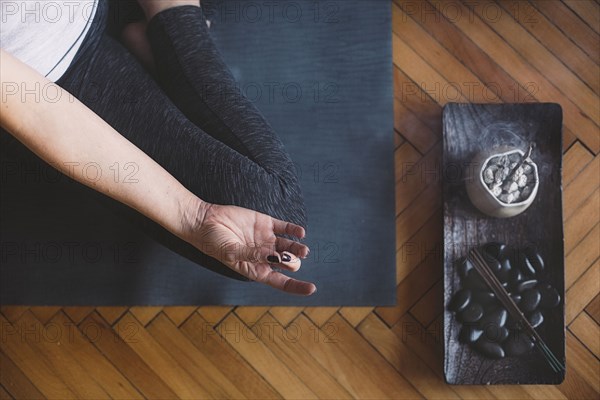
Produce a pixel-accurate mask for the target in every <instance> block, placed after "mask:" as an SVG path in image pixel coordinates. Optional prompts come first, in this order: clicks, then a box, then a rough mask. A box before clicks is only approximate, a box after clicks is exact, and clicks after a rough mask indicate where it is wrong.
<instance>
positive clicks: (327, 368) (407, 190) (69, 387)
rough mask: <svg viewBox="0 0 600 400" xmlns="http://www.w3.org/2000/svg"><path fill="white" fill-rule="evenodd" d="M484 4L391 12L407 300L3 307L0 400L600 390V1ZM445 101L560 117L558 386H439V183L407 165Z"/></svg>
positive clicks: (430, 133)
mask: <svg viewBox="0 0 600 400" xmlns="http://www.w3.org/2000/svg"><path fill="white" fill-rule="evenodd" d="M473 3H476V4H477V6H475V7H474V8H473V9H472V11H470V10H469V8H467V7H466V6H465V5H463V4H461V3H459V2H456V1H451V2H449V3H448V2H446V3H435V4H437V5H438V7H439V8H440V10H441V12H437V13H436V12H433V11H432V10H433V8H432V3H419V2H415V1H403V0H397V1H396V2H395V4H394V6H393V21H394V24H393V27H394V37H393V46H394V66H395V68H394V83H395V111H396V113H395V114H396V115H395V128H396V139H397V141H396V146H397V147H396V161H397V168H396V172H397V187H396V194H397V198H396V204H397V231H396V233H397V251H398V257H397V281H398V291H397V297H398V305H397V306H396V307H390V308H375V309H373V308H347V307H343V308H286V307H272V308H265V307H200V308H195V307H176V308H141V307H134V308H123V307H113V308H106V307H101V308H90V307H83V308H67V307H65V308H59V307H56V308H54V307H53V308H43V307H4V308H2V309H1V314H2V315H0V327H1V335H0V366H1V373H0V385H1V386H0V399H5V398H7V399H10V398H17V399H34V398H44V397H46V398H55V399H66V398H83V399H101V398H127V399H129V398H143V397H148V398H162V399H170V398H177V397H180V398H204V397H219V398H254V399H264V398H281V397H282V398H295V399H305V398H327V399H341V398H361V399H362V398H365V399H366V398H369V399H384V398H389V399H399V398H418V397H423V398H438V399H453V398H465V399H471V398H473V399H474V398H477V399H484V398H501V399H527V398H539V399H550V398H552V399H554V398H571V399H581V398H590V399H598V398H599V396H600V361H599V358H600V327H599V324H600V296H599V294H598V293H599V292H600V259H599V255H600V225H599V218H600V213H599V211H600V201H599V197H600V185H599V184H600V165H599V164H600V157H599V156H598V152H599V151H600V134H599V130H598V123H599V113H600V106H599V99H598V94H599V92H600V83H599V80H600V72H599V67H598V65H599V62H600V52H599V40H600V39H599V31H600V5H599V4H598V2H595V1H579V0H565V1H562V2H558V1H544V0H539V1H532V2H531V3H527V2H516V1H502V2H501V3H500V5H499V4H495V3H490V2H488V1H485V0H477V1H476V2H470V4H473ZM448 4H451V5H450V6H449V5H448ZM444 15H445V17H444ZM448 101H461V102H468V101H472V102H520V101H540V102H557V103H560V104H561V105H562V108H563V110H564V168H563V188H564V196H563V199H564V227H565V254H566V260H565V263H566V283H567V288H568V289H567V295H566V301H567V306H566V320H567V323H568V331H567V361H568V362H567V365H568V372H567V378H566V381H565V382H564V383H563V384H562V385H560V386H556V387H555V386H520V387H516V386H504V387H501V386H496V387H465V386H455V387H451V386H448V385H446V384H444V382H443V378H442V369H441V365H442V358H441V346H442V343H441V341H440V332H441V325H440V323H441V313H442V300H441V298H442V297H441V296H442V282H441V278H442V268H441V262H440V257H439V249H440V247H439V246H440V242H439V238H440V237H441V235H440V231H441V209H440V201H441V199H440V180H439V179H437V178H436V175H435V174H426V175H425V178H423V179H421V177H420V176H419V174H408V175H405V173H406V171H407V168H406V166H407V165H408V164H409V163H417V165H418V167H419V168H421V169H422V170H430V171H431V170H435V167H436V162H438V161H439V159H440V136H441V124H440V115H441V107H442V106H443V105H444V104H445V103H446V102H448ZM436 250H437V251H436Z"/></svg>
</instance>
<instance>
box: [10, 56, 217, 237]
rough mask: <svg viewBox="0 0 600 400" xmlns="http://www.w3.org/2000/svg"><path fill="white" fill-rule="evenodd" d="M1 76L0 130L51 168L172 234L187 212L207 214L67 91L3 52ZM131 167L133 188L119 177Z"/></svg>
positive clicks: (161, 169)
mask: <svg viewBox="0 0 600 400" xmlns="http://www.w3.org/2000/svg"><path fill="white" fill-rule="evenodd" d="M0 73H1V75H2V76H1V81H2V88H1V97H2V98H1V106H2V110H1V111H2V112H1V115H0V123H1V125H2V127H3V128H4V129H6V130H7V131H8V132H10V133H12V134H13V135H14V136H15V137H16V138H17V139H18V140H19V141H21V142H22V143H23V144H24V145H25V146H27V147H28V148H29V149H30V150H31V151H33V152H34V153H36V154H37V155H38V156H39V157H40V158H42V159H43V160H45V161H46V162H48V163H49V164H50V165H52V166H53V167H55V168H56V169H58V170H59V171H61V172H62V173H64V174H65V175H68V176H69V177H71V178H73V179H75V180H77V181H78V182H81V183H83V184H85V185H87V186H90V187H91V188H93V189H95V190H98V191H99V192H102V193H104V194H106V195H108V196H110V197H112V198H114V199H116V200H118V201H120V202H122V203H125V204H127V205H128V206H130V207H133V208H135V209H136V210H138V211H140V212H141V213H142V214H144V215H146V216H148V217H149V218H151V219H153V220H154V221H156V222H158V223H159V224H161V225H162V226H163V227H165V228H166V229H168V230H169V231H171V232H174V233H176V232H180V231H181V226H180V225H181V222H182V221H183V220H184V219H185V217H186V215H185V213H186V212H187V213H189V212H192V211H193V212H198V213H203V210H204V208H205V205H206V204H205V203H204V202H203V201H202V200H200V199H197V200H196V199H194V196H193V194H192V193H190V192H189V191H188V190H187V189H185V188H184V187H183V186H182V185H181V184H180V183H179V182H178V181H177V180H175V178H174V177H173V176H171V175H170V174H169V173H168V172H167V171H165V170H164V169H163V168H162V167H161V166H160V165H158V164H157V163H156V162H155V161H154V160H152V159H151V158H150V157H148V156H147V155H146V154H144V153H143V152H142V151H141V150H139V149H138V148H137V147H135V146H134V145H133V144H132V143H131V142H129V141H128V140H127V139H125V138H124V137H123V136H121V135H120V134H119V133H117V132H116V131H115V130H114V129H113V128H112V127H111V126H110V125H108V124H107V123H106V122H104V121H103V120H102V119H101V118H100V117H99V116H98V115H96V114H95V113H94V112H93V111H91V110H90V109H89V108H87V107H86V106H85V105H83V104H82V103H81V102H79V100H77V99H76V98H75V97H74V96H72V95H71V94H70V93H68V92H67V91H66V90H64V89H62V88H61V87H60V86H58V85H56V84H54V83H53V82H51V81H49V80H47V79H46V78H44V77H43V76H41V75H40V74H38V73H37V72H36V71H34V70H33V69H31V68H30V67H28V66H27V65H25V64H23V63H22V62H20V61H19V60H18V59H16V58H14V57H13V56H11V55H10V54H9V53H7V52H5V51H4V50H2V54H1V57H0ZM115 163H118V165H119V168H121V171H120V172H121V174H116V173H115V170H114V168H115V165H116V164H115ZM127 163H132V164H131V165H132V166H133V167H134V168H135V169H136V170H137V172H136V173H135V175H134V176H132V179H130V180H133V181H134V182H135V183H131V182H129V183H128V182H123V179H121V178H120V177H119V178H117V177H118V176H119V175H124V174H125V172H126V171H125V170H123V168H125V167H124V166H125V164H127ZM111 167H112V168H113V169H112V170H111ZM190 206H195V207H196V208H197V209H194V210H190Z"/></svg>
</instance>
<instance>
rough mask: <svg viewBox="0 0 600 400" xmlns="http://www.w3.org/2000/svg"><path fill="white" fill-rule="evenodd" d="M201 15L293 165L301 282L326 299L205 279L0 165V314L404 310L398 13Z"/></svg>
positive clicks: (317, 7) (352, 5) (310, 9)
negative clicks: (302, 235)
mask: <svg viewBox="0 0 600 400" xmlns="http://www.w3.org/2000/svg"><path fill="white" fill-rule="evenodd" d="M203 2H204V4H205V7H207V14H208V15H209V17H210V19H211V20H212V22H213V24H212V32H213V35H214V37H215V40H216V42H217V44H218V46H219V47H220V49H221V50H222V52H223V54H224V56H225V59H226V61H227V63H228V64H229V65H230V67H231V69H232V71H233V72H234V74H235V75H236V77H237V78H238V80H239V82H240V89H241V90H242V91H244V93H246V95H247V96H248V97H249V98H251V99H252V100H253V101H255V102H256V104H257V105H258V107H259V108H260V109H261V110H262V111H263V112H264V114H265V115H266V116H267V118H268V120H269V121H270V122H271V124H272V125H273V126H274V127H275V129H276V131H277V132H279V134H280V136H281V138H282V140H283V141H284V143H285V145H286V147H287V149H288V150H289V152H290V153H291V155H292V158H293V159H294V160H295V162H296V164H297V167H298V171H299V173H300V175H301V184H302V188H303V191H304V194H305V197H306V202H307V208H308V215H309V226H308V235H307V238H306V243H307V244H308V245H309V246H310V248H311V250H312V251H311V255H310V256H309V258H308V259H307V260H305V261H304V262H303V267H302V270H301V272H299V273H297V274H296V276H297V277H298V278H300V279H306V280H312V281H314V282H316V284H317V287H318V291H317V293H315V294H314V295H313V296H311V297H308V298H301V297H295V296H290V295H286V294H283V293H280V292H278V291H276V290H274V289H271V288H269V287H266V286H263V285H259V284H255V283H245V282H238V281H235V280H230V279H227V278H224V277H222V276H220V275H217V274H215V273H212V272H210V271H207V270H205V269H204V268H201V267H199V266H197V265H195V264H193V263H192V262H190V261H188V260H187V259H185V258H183V257H180V256H179V255H177V254H175V253H173V252H171V251H170V250H168V249H166V248H164V247H163V246H161V245H159V244H157V243H156V242H154V241H153V240H152V239H150V238H148V237H146V236H145V235H144V234H142V233H140V232H139V231H137V230H136V229H135V228H132V227H131V226H130V225H129V224H128V223H127V222H125V221H119V220H118V219H117V218H116V217H115V216H113V215H112V214H111V213H110V212H109V211H107V209H105V208H104V207H101V206H99V205H98V204H97V203H95V202H93V201H89V200H86V197H85V196H81V195H80V192H81V188H79V187H78V185H75V184H73V183H70V182H68V181H66V180H65V179H59V178H58V177H57V174H58V173H53V172H52V170H48V169H39V170H36V169H34V170H30V169H27V168H24V166H23V165H19V163H15V162H13V161H10V160H3V162H2V175H1V183H0V185H1V204H0V217H1V221H0V227H1V230H0V235H1V236H0V241H1V254H0V258H1V260H0V261H1V268H0V303H2V304H23V305H216V304H240V305H323V306H325V305H355V306H360V305H391V304H393V303H394V302H395V227H394V224H395V209H394V206H395V203H394V164H393V152H394V145H393V107H392V96H393V91H392V90H393V88H392V50H391V5H390V2H389V1H387V0H381V1H371V0H350V1H349V0H344V1H320V2H314V1H313V0H310V1H277V2H251V1H231V0H224V1H214V0H213V1H209V0H203ZM56 180H58V182H55V181H56Z"/></svg>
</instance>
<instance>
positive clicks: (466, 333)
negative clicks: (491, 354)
mask: <svg viewBox="0 0 600 400" xmlns="http://www.w3.org/2000/svg"><path fill="white" fill-rule="evenodd" d="M482 333H483V331H482V330H481V329H477V328H476V327H474V326H464V325H463V327H462V328H461V329H460V333H459V335H458V340H459V341H460V342H461V343H474V342H476V341H477V339H479V338H480V337H481V334H482Z"/></svg>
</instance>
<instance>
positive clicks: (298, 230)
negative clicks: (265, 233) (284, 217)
mask: <svg viewBox="0 0 600 400" xmlns="http://www.w3.org/2000/svg"><path fill="white" fill-rule="evenodd" d="M272 219H273V232H275V234H276V235H291V236H295V237H297V238H299V239H302V238H303V237H304V235H305V234H306V232H305V231H304V228H303V227H301V226H300V225H296V224H293V223H291V222H285V221H281V220H278V219H275V218H272Z"/></svg>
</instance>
